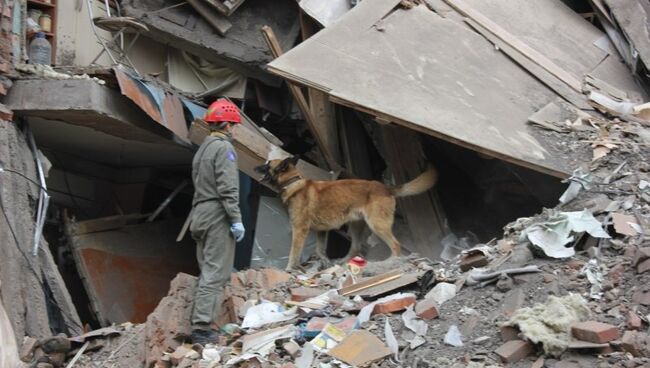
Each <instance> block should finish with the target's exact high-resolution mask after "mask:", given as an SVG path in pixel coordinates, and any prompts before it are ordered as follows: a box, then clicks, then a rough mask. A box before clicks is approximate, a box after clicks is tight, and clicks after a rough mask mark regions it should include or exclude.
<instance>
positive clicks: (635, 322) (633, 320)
mask: <svg viewBox="0 0 650 368" xmlns="http://www.w3.org/2000/svg"><path fill="white" fill-rule="evenodd" d="M642 323H643V322H642V321H641V318H639V316H637V315H636V313H634V312H632V311H628V312H627V328H629V329H630V330H640V329H641V324H642Z"/></svg>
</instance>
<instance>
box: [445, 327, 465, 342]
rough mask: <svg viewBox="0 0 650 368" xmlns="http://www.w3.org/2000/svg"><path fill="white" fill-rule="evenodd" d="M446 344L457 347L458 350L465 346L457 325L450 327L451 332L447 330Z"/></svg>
mask: <svg viewBox="0 0 650 368" xmlns="http://www.w3.org/2000/svg"><path fill="white" fill-rule="evenodd" d="M445 344H447V345H451V346H455V347H457V348H458V347H461V346H463V340H462V338H461V335H460V330H459V329H458V327H457V326H456V325H451V326H450V327H449V330H447V334H446V335H445Z"/></svg>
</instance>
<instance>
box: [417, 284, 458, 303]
mask: <svg viewBox="0 0 650 368" xmlns="http://www.w3.org/2000/svg"><path fill="white" fill-rule="evenodd" d="M455 296H456V285H454V284H450V283H447V282H440V283H438V284H436V286H434V287H433V289H431V291H429V292H428V293H427V295H426V296H425V297H424V299H433V300H434V301H435V302H436V303H437V304H438V306H440V305H442V303H444V302H446V301H447V300H449V299H451V298H453V297H455Z"/></svg>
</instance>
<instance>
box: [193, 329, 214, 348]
mask: <svg viewBox="0 0 650 368" xmlns="http://www.w3.org/2000/svg"><path fill="white" fill-rule="evenodd" d="M218 341H219V332H217V331H215V330H212V329H209V330H201V329H196V330H192V343H193V344H201V345H206V344H216V343H217V342H218Z"/></svg>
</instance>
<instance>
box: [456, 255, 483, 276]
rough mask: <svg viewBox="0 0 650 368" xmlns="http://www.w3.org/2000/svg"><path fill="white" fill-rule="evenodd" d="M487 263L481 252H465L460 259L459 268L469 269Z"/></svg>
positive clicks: (462, 269)
mask: <svg viewBox="0 0 650 368" xmlns="http://www.w3.org/2000/svg"><path fill="white" fill-rule="evenodd" d="M487 264H488V259H487V257H486V256H485V254H483V253H477V254H465V255H463V257H462V258H461V259H460V269H461V271H463V272H465V271H469V270H471V269H472V268H478V267H483V266H487Z"/></svg>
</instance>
